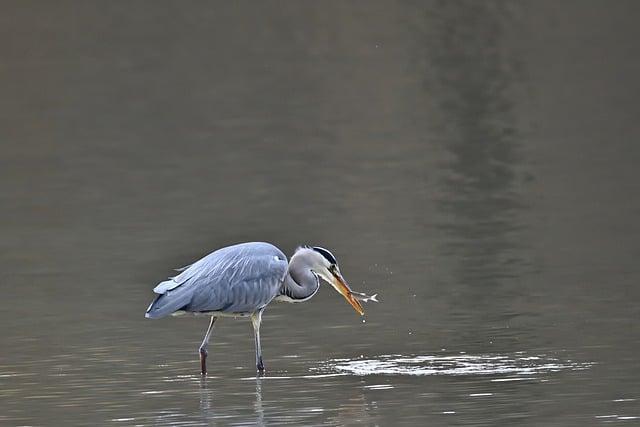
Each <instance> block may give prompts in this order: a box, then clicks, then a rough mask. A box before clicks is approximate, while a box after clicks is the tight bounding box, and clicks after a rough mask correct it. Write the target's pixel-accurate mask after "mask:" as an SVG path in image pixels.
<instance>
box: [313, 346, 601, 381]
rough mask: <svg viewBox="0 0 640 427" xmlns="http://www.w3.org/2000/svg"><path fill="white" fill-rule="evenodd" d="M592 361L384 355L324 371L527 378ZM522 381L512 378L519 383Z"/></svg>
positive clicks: (516, 356) (341, 363)
mask: <svg viewBox="0 0 640 427" xmlns="http://www.w3.org/2000/svg"><path fill="white" fill-rule="evenodd" d="M592 365H593V363H590V362H575V361H571V360H561V359H558V358H555V357H550V356H546V355H538V356H530V355H526V354H523V353H516V354H508V355H504V354H480V355H471V354H459V355H442V356H440V355H413V356H404V355H399V354H393V355H381V356H377V357H373V358H359V359H332V360H330V361H329V362H328V363H327V364H326V365H325V366H323V367H322V368H321V370H323V371H330V372H339V373H346V374H352V375H359V376H363V375H411V376H424V375H455V376H461V375H499V374H506V375H512V376H516V377H517V376H524V378H522V379H527V376H529V377H530V376H531V375H535V374H539V373H545V372H559V371H565V370H571V371H576V370H584V369H588V368H589V367H591V366H592ZM519 379H520V378H511V380H513V381H516V380H519Z"/></svg>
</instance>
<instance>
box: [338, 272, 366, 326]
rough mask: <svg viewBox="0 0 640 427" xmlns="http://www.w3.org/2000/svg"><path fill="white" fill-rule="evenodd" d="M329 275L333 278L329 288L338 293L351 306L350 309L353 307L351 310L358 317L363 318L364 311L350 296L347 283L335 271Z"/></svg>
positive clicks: (358, 302)
mask: <svg viewBox="0 0 640 427" xmlns="http://www.w3.org/2000/svg"><path fill="white" fill-rule="evenodd" d="M331 275H332V276H333V280H332V281H331V286H333V288H334V289H335V290H336V291H338V293H339V294H340V295H342V296H343V297H344V299H346V300H347V302H348V303H349V304H351V307H353V309H354V310H355V311H357V312H358V313H359V314H360V316H364V309H363V308H362V304H360V301H358V300H357V299H355V298H354V296H353V295H352V294H351V288H349V285H347V282H346V281H345V280H344V278H343V277H342V275H341V274H340V272H339V271H337V270H332V271H331Z"/></svg>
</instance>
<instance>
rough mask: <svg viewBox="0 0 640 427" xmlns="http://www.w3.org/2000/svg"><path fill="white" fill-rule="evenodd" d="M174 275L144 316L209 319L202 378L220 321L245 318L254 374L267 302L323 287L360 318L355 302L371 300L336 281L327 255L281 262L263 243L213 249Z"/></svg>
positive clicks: (321, 251)
mask: <svg viewBox="0 0 640 427" xmlns="http://www.w3.org/2000/svg"><path fill="white" fill-rule="evenodd" d="M177 272H178V273H179V274H178V275H176V276H174V277H170V278H169V279H168V280H165V281H163V282H160V283H159V284H158V285H157V286H156V287H155V288H154V289H153V292H155V293H156V294H157V296H156V297H155V299H154V300H153V302H152V303H151V305H149V308H147V311H146V313H145V317H147V318H150V319H157V318H161V317H165V316H169V315H179V314H184V313H193V314H196V315H206V316H210V317H211V319H210V321H209V327H208V328H207V331H206V333H205V335H204V338H203V340H202V343H201V344H200V347H199V349H198V353H199V355H200V370H201V372H202V375H206V373H207V354H208V352H207V347H208V345H209V339H210V338H211V334H212V332H213V326H214V324H215V322H216V320H217V319H218V318H220V317H248V318H249V319H250V320H251V324H252V326H253V333H254V339H255V350H256V369H257V371H258V372H259V373H260V374H262V373H264V370H265V368H264V363H263V360H262V349H261V346H260V324H261V322H262V313H263V312H264V310H265V308H266V307H267V305H269V303H271V302H272V301H283V302H290V303H298V302H304V301H308V300H309V299H310V298H311V297H313V296H314V295H315V294H316V293H317V292H318V289H320V282H321V280H322V281H325V282H327V283H329V284H330V285H331V286H332V287H333V288H334V289H335V290H336V291H337V292H338V293H340V295H342V296H343V297H344V298H345V299H346V300H347V302H348V303H349V304H351V306H352V307H353V308H354V309H355V311H356V312H358V314H360V315H361V316H362V315H364V309H363V308H362V304H361V303H360V301H365V302H366V301H375V302H377V299H376V296H377V294H376V295H373V296H368V295H366V294H362V293H359V292H354V291H352V290H351V288H350V287H349V285H348V284H347V282H346V281H345V279H344V278H343V277H342V274H341V272H340V268H339V267H338V261H337V260H336V258H335V256H333V254H332V253H331V252H330V251H329V250H327V249H325V248H322V247H319V246H306V245H305V246H300V247H298V248H297V249H296V250H295V252H294V254H293V255H292V256H291V260H290V261H289V262H287V257H286V256H285V255H284V253H283V252H282V251H281V250H280V249H278V248H277V247H276V246H274V245H272V244H270V243H265V242H249V243H240V244H236V245H232V246H227V247H224V248H221V249H218V250H216V251H214V252H212V253H210V254H209V255H206V256H204V257H203V258H201V259H200V260H198V261H196V262H194V263H193V264H191V265H188V266H186V267H183V268H180V269H177Z"/></svg>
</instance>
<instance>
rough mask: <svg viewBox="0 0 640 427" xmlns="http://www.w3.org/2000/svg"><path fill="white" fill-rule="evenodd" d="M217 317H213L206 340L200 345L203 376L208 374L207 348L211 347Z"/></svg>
mask: <svg viewBox="0 0 640 427" xmlns="http://www.w3.org/2000/svg"><path fill="white" fill-rule="evenodd" d="M216 319H217V317H216V316H211V322H210V323H209V328H208V329H207V333H206V334H204V339H203V340H202V344H200V348H199V352H200V371H201V372H202V375H206V374H207V354H208V353H207V346H208V345H209V338H210V337H211V332H212V331H213V324H214V323H216Z"/></svg>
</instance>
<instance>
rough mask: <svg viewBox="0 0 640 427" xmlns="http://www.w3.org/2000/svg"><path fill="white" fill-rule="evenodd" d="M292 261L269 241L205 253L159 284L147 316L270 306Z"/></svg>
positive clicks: (238, 310)
mask: <svg viewBox="0 0 640 427" xmlns="http://www.w3.org/2000/svg"><path fill="white" fill-rule="evenodd" d="M287 265H288V264H287V259H286V257H285V256H284V254H283V253H282V252H281V251H280V250H279V249H278V248H276V247H275V246H273V245H271V244H269V243H262V242H253V243H243V244H239V245H234V246H228V247H225V248H222V249H218V250H217V251H215V252H212V253H210V254H209V255H207V256H205V257H203V258H202V259H200V260H198V261H196V262H195V263H193V264H191V265H190V266H188V267H187V268H186V269H185V270H184V271H182V272H181V273H180V274H178V275H177V276H175V277H173V278H171V279H169V280H166V281H163V282H161V283H159V284H158V285H157V286H156V287H155V288H154V292H155V293H157V294H159V295H158V296H157V297H156V299H155V300H154V302H153V303H152V304H151V305H150V306H149V308H148V309H147V313H146V317H151V318H156V317H163V316H166V315H169V314H171V313H173V312H175V311H178V310H185V311H192V312H209V311H223V312H228V313H248V312H254V311H256V310H257V309H259V308H261V307H264V306H265V305H267V304H268V303H269V302H270V301H271V300H272V299H273V298H274V297H275V296H276V295H277V294H278V292H279V289H280V285H281V284H282V281H283V280H284V276H285V274H286V272H287Z"/></svg>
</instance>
